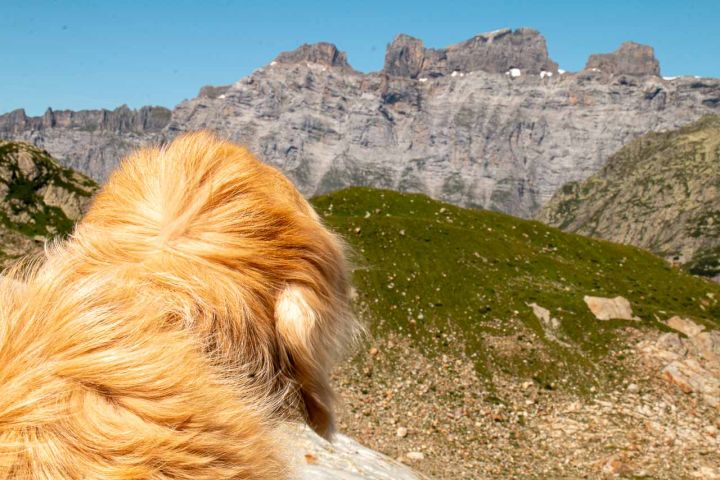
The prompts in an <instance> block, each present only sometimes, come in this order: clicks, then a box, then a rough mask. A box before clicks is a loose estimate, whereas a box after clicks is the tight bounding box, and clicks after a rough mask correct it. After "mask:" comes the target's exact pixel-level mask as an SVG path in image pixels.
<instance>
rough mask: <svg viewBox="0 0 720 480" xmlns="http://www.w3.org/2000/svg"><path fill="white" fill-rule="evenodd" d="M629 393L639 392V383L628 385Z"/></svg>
mask: <svg viewBox="0 0 720 480" xmlns="http://www.w3.org/2000/svg"><path fill="white" fill-rule="evenodd" d="M627 391H628V393H638V392H639V391H640V387H638V385H637V383H631V384H630V385H628V386H627Z"/></svg>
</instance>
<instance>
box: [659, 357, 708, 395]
mask: <svg viewBox="0 0 720 480" xmlns="http://www.w3.org/2000/svg"><path fill="white" fill-rule="evenodd" d="M662 377H663V378H664V379H665V380H667V381H668V382H670V383H673V384H675V385H677V387H678V388H679V389H680V390H682V391H683V392H685V393H693V392H695V393H698V394H700V395H702V397H703V399H704V400H705V401H706V402H707V403H708V404H709V405H711V406H720V379H719V378H718V377H717V376H715V375H713V374H712V372H710V371H709V370H707V369H705V368H703V367H702V366H701V365H700V364H699V363H698V362H697V361H696V360H695V359H693V358H686V359H684V360H676V361H674V362H672V363H671V364H669V365H668V366H666V367H665V368H664V369H663V371H662Z"/></svg>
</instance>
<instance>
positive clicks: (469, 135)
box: [0, 30, 720, 217]
mask: <svg viewBox="0 0 720 480" xmlns="http://www.w3.org/2000/svg"><path fill="white" fill-rule="evenodd" d="M517 32H521V33H520V34H519V35H520V39H521V40H522V39H525V40H522V41H521V42H520V43H521V44H523V42H527V38H535V39H536V40H535V42H536V43H538V42H540V40H541V43H542V48H541V49H540V50H541V52H540V54H537V52H538V51H539V50H537V49H536V50H531V52H536V53H533V54H531V55H526V57H527V58H530V59H533V58H534V59H535V60H536V61H535V63H517V62H519V61H520V60H522V61H523V62H526V61H528V62H529V60H526V59H525V57H523V58H522V59H520V60H517V62H516V61H514V60H512V59H513V58H514V57H513V55H514V53H513V52H514V51H515V50H513V49H512V48H510V47H508V49H507V50H506V51H507V52H508V53H507V55H506V57H507V58H509V59H510V60H507V61H505V60H503V62H505V63H502V62H500V61H499V60H498V61H495V60H493V61H491V62H489V63H488V60H487V59H488V58H495V54H494V53H493V54H491V53H489V52H490V50H491V49H493V48H495V46H496V45H501V44H503V42H505V43H507V44H509V45H511V46H512V45H513V43H512V41H513V40H512V39H513V38H515V37H516V36H517V35H518V33H517ZM523 32H524V33H523ZM528 32H531V33H528ZM532 32H533V31H528V30H517V31H514V32H511V31H500V32H496V33H493V34H486V35H479V36H477V37H475V38H473V39H471V40H469V41H467V42H463V43H462V44H458V45H456V46H452V47H449V48H447V49H445V50H443V51H444V52H445V54H444V55H445V59H444V60H442V61H440V60H437V59H436V57H435V56H434V55H436V54H437V52H438V51H432V52H435V53H431V54H428V53H427V50H423V49H422V44H421V43H418V42H419V41H418V40H414V39H411V38H410V37H406V36H400V37H398V38H397V39H396V41H395V42H393V44H392V45H390V46H389V48H388V54H387V57H386V58H389V59H390V60H388V61H387V62H386V69H385V70H384V71H382V72H377V73H370V74H363V73H359V72H357V71H354V70H352V68H350V66H349V65H348V63H347V60H346V59H345V57H344V55H340V54H339V53H338V52H337V50H336V49H334V47H332V48H330V47H328V46H327V44H316V45H309V46H303V47H301V48H300V49H299V50H298V51H296V52H291V53H286V54H281V55H280V57H278V59H277V60H276V61H274V62H272V63H271V64H270V65H268V66H266V67H263V68H260V69H258V70H257V71H255V72H254V73H253V74H252V75H250V76H248V77H246V78H244V79H242V80H240V81H238V82H237V83H235V84H233V85H230V86H223V87H204V88H203V90H202V91H201V94H200V95H199V96H198V97H196V98H193V99H190V100H187V101H184V102H182V103H181V104H179V105H178V106H177V107H176V108H175V109H174V110H173V111H172V113H171V114H165V112H167V111H166V110H158V111H157V112H155V110H153V111H152V112H153V114H152V115H151V114H150V112H146V113H141V112H142V111H138V112H134V113H133V115H135V116H138V117H139V118H148V116H149V117H150V118H153V119H154V120H153V121H140V120H133V121H132V122H128V121H125V122H120V121H119V120H113V121H112V122H110V121H109V120H106V121H105V122H104V123H102V122H100V124H101V125H102V127H101V128H87V127H86V126H85V125H86V124H84V123H83V122H81V121H80V118H81V117H87V122H88V123H90V122H94V123H92V125H97V124H98V121H97V120H96V118H105V117H106V116H112V114H115V112H117V110H116V111H115V112H106V111H105V112H77V113H74V115H75V116H76V117H73V114H66V115H69V116H70V117H72V118H74V120H73V121H65V122H64V123H63V122H58V121H55V123H54V125H53V124H48V123H47V122H44V121H43V119H42V117H40V118H35V119H29V118H27V117H25V116H24V114H21V113H18V112H12V113H10V114H6V115H3V116H0V137H2V138H15V139H21V140H26V141H29V142H33V143H35V144H37V145H39V146H41V147H42V148H44V149H46V150H48V151H49V152H50V153H51V154H53V155H54V156H55V157H57V158H59V159H61V160H62V161H64V162H65V163H66V164H68V165H70V166H72V167H74V168H77V169H79V170H81V171H83V172H85V173H87V174H89V175H91V176H93V177H94V178H96V179H98V180H103V179H104V178H106V176H107V175H108V173H109V172H110V171H111V170H112V168H113V167H114V166H115V165H116V164H117V162H118V160H119V159H120V157H121V156H122V155H124V154H126V153H127V152H128V151H129V150H131V149H133V148H135V147H137V146H139V145H142V144H147V143H156V142H161V141H167V140H168V139H170V138H172V137H174V136H175V135H177V134H178V133H181V132H184V131H190V130H196V129H200V128H206V129H210V130H213V131H215V132H218V133H219V134H221V135H223V136H225V137H228V138H230V139H233V140H235V141H237V142H241V143H244V144H247V145H248V146H249V147H250V148H251V149H252V150H253V151H254V152H255V153H256V154H257V155H258V156H259V157H260V158H261V159H262V160H264V161H266V162H268V163H270V164H272V165H275V166H277V167H279V168H280V169H281V170H283V171H284V172H285V173H286V174H287V175H288V176H289V177H290V178H291V179H292V180H293V181H295V182H296V184H297V185H298V187H299V188H300V190H301V191H302V192H303V193H304V194H306V195H314V194H318V193H323V192H327V191H330V190H334V189H338V188H342V187H344V186H348V185H366V186H375V187H385V188H392V189H398V190H402V191H416V192H423V193H426V194H429V195H430V196H433V197H435V198H439V199H442V200H446V201H449V202H452V203H456V204H459V205H464V206H474V207H483V208H489V209H495V210H500V211H504V212H507V213H511V214H513V215H518V216H522V217H528V216H531V215H532V214H533V212H535V211H536V210H537V209H538V208H539V207H540V206H541V205H542V204H544V203H545V202H546V201H547V200H548V199H549V198H550V197H551V196H552V195H553V193H554V192H555V191H556V190H557V189H558V188H559V187H560V186H562V185H563V184H565V183H567V182H569V181H575V180H582V179H584V178H586V177H588V176H589V175H591V174H592V173H594V172H595V171H597V170H599V169H600V168H601V167H602V166H603V164H604V163H605V160H606V159H607V158H608V157H609V156H610V155H611V154H612V153H614V152H615V151H617V150H618V149H619V148H620V147H621V146H623V145H624V144H626V143H627V142H629V141H630V140H632V139H634V138H635V137H637V136H639V135H641V134H644V133H646V132H648V131H652V130H666V129H672V128H677V127H679V126H681V125H683V124H686V123H689V122H691V121H693V120H695V119H697V118H699V117H700V116H702V115H704V114H706V113H713V112H717V111H720V81H718V80H714V79H702V80H699V79H693V78H679V79H675V80H672V81H667V80H663V79H662V78H660V77H657V76H655V75H636V74H635V72H633V71H631V72H624V71H622V68H624V67H623V66H622V65H621V66H620V67H618V68H620V70H618V71H617V73H614V74H613V73H609V72H607V71H601V72H595V71H584V72H580V73H578V74H565V75H560V74H558V73H557V70H556V67H555V64H554V63H552V62H551V61H550V60H549V59H548V58H547V52H546V50H545V48H544V46H545V42H544V39H542V37H540V36H539V35H538V34H537V33H536V32H534V33H532ZM506 38H507V39H508V40H505V39H506ZM490 39H492V40H490ZM538 39H539V40H538ZM518 41H520V40H518ZM483 45H484V47H483ZM400 46H402V48H399V47H400ZM406 47H407V48H406ZM403 48H406V50H403ZM523 48H524V47H523ZM523 48H521V49H520V50H519V51H526V50H523ZM484 49H485V50H484ZM486 50H487V51H486ZM498 51H503V50H502V49H500V50H498ZM482 52H485V53H482ZM428 55H429V56H430V57H432V59H431V60H432V61H428V60H426V57H428ZM418 56H420V57H421V58H422V61H420V63H418V61H417V57H418ZM428 58H429V57H428ZM438 58H440V57H438ZM498 58H500V57H498ZM443 62H445V63H443ZM498 62H499V63H498ZM548 62H550V63H548ZM461 64H462V65H464V66H461ZM418 65H419V66H418ZM429 65H433V66H432V71H433V72H437V75H433V76H431V75H429V74H427V75H428V76H423V75H426V73H424V72H427V71H428V70H427V69H428V68H430V67H428V66H429ZM438 65H440V67H438ZM508 67H511V68H517V69H518V70H519V72H515V75H510V74H506V73H507V70H506V69H507V68H508ZM540 72H543V73H540ZM547 72H550V73H553V75H549V74H548V73H547ZM123 115H127V114H126V113H125V114H123ZM131 117H132V115H131ZM168 117H169V118H168ZM123 118H126V117H123ZM132 118H135V117H132ZM110 125H113V127H110Z"/></svg>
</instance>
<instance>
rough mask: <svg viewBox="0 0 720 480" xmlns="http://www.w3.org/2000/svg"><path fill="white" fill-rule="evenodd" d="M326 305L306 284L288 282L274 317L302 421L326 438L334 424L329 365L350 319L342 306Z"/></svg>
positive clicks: (330, 365) (332, 362)
mask: <svg viewBox="0 0 720 480" xmlns="http://www.w3.org/2000/svg"><path fill="white" fill-rule="evenodd" d="M326 306H327V303H326V302H321V301H320V299H319V298H318V296H317V295H316V294H315V293H314V292H313V290H311V289H310V288H308V287H304V286H300V285H295V284H293V285H288V286H286V287H285V288H284V289H283V290H282V292H281V293H280V295H279V296H278V298H277V302H276V305H275V321H276V329H277V333H278V336H279V340H280V344H281V346H282V347H281V348H283V349H284V351H285V354H286V356H287V359H288V362H289V364H290V365H289V369H290V371H291V374H292V376H293V377H294V378H293V380H294V381H295V382H296V383H297V385H298V387H299V394H300V396H301V398H302V401H303V404H304V409H305V414H306V421H307V423H308V424H309V425H310V426H311V427H312V429H313V430H315V431H316V432H317V433H318V434H320V435H322V436H324V437H325V438H329V437H330V436H331V435H332V433H333V431H334V426H335V425H334V420H335V419H334V414H333V404H334V400H335V396H334V393H333V391H332V388H331V387H330V379H329V377H330V369H331V368H332V366H333V365H334V364H335V360H336V358H335V357H337V356H338V353H339V350H340V348H341V346H342V345H343V344H344V343H345V338H344V337H346V336H347V333H345V332H343V329H346V327H347V326H348V325H351V323H350V322H351V320H350V317H349V313H348V312H347V311H346V310H345V309H344V308H343V307H344V306H341V308H337V309H335V311H333V309H332V307H331V308H329V309H328V308H327V307H326ZM343 317H347V318H343Z"/></svg>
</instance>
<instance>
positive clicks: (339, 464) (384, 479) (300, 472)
mask: <svg viewBox="0 0 720 480" xmlns="http://www.w3.org/2000/svg"><path fill="white" fill-rule="evenodd" d="M283 433H284V435H285V437H286V441H287V443H288V445H292V449H289V450H292V452H293V463H292V471H293V475H292V478H293V479H294V480H338V479H343V480H421V479H428V477H425V476H422V475H420V474H418V473H415V472H413V471H412V470H411V469H410V468H408V467H406V466H405V465H403V464H402V463H400V462H397V461H395V460H393V459H391V458H389V457H387V456H385V455H383V454H381V453H378V452H375V451H373V450H370V449H369V448H366V447H364V446H362V445H360V444H359V443H357V442H356V441H355V440H353V439H351V438H350V437H348V436H346V435H342V434H337V435H335V437H334V438H333V441H332V443H330V442H328V441H327V440H325V439H323V438H320V437H319V436H318V435H317V434H315V433H314V432H313V431H312V430H310V428H308V427H305V426H301V425H297V424H288V425H286V426H285V427H284V429H283Z"/></svg>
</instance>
